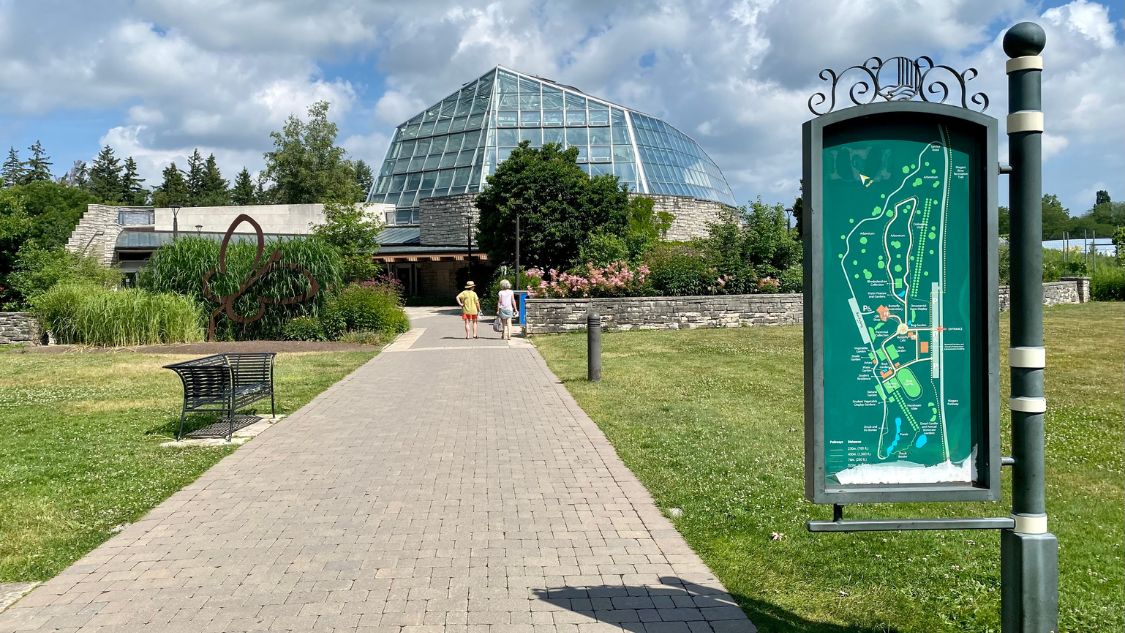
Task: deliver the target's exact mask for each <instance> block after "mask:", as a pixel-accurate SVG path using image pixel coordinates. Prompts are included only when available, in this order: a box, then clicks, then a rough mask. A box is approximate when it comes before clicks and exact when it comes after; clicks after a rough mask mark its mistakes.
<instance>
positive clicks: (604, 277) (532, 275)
mask: <svg viewBox="0 0 1125 633" xmlns="http://www.w3.org/2000/svg"><path fill="white" fill-rule="evenodd" d="M648 274H649V269H648V266H645V265H641V266H637V267H636V268H630V267H629V264H627V263H625V262H615V263H612V264H610V265H608V266H605V267H600V266H595V265H593V264H586V270H585V271H584V272H571V273H568V272H563V273H560V272H558V271H557V270H554V269H550V270H548V271H546V273H544V271H542V270H540V269H538V268H531V269H528V270H527V272H526V273H525V275H526V277H527V278H528V286H527V290H528V293H529V294H530V295H531V296H532V297H559V298H564V297H627V296H637V295H643V294H648V293H647V292H646V288H647V286H646V284H645V280H646V279H647V277H648Z"/></svg>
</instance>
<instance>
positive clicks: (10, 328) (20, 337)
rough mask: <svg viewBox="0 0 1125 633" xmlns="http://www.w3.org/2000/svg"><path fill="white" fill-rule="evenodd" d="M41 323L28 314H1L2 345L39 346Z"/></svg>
mask: <svg viewBox="0 0 1125 633" xmlns="http://www.w3.org/2000/svg"><path fill="white" fill-rule="evenodd" d="M40 336H42V333H41V332H40V330H39V322H38V321H36V320H35V317H33V316H31V315H30V314H28V313H27V312H0V345H11V344H15V343H25V344H28V345H38V344H39V338H40Z"/></svg>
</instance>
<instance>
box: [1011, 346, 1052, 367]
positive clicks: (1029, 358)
mask: <svg viewBox="0 0 1125 633" xmlns="http://www.w3.org/2000/svg"><path fill="white" fill-rule="evenodd" d="M1008 365H1010V366H1011V367H1022V368H1026V369H1043V368H1044V367H1046V366H1047V350H1045V349H1043V348H1042V347H1012V348H1010V349H1009V350H1008Z"/></svg>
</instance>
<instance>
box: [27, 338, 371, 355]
mask: <svg viewBox="0 0 1125 633" xmlns="http://www.w3.org/2000/svg"><path fill="white" fill-rule="evenodd" d="M380 347H381V346H380V345H362V344H359V343H339V342H332V341H226V342H223V341H220V342H215V343H176V344H172V345H140V346H137V347H87V346H83V345H33V346H27V347H22V348H20V349H19V351H17V352H16V353H17V354H87V353H113V352H139V353H142V354H198V355H200V356H205V355H207V354H221V353H223V352H286V353H300V352H373V351H376V350H378V349H379V348H380Z"/></svg>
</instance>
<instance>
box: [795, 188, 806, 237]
mask: <svg viewBox="0 0 1125 633" xmlns="http://www.w3.org/2000/svg"><path fill="white" fill-rule="evenodd" d="M804 217H805V198H804V196H797V199H796V200H794V201H793V221H794V223H795V224H796V226H794V227H793V230H794V231H796V232H797V239H801V238H803V237H804V236H805V225H804Z"/></svg>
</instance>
